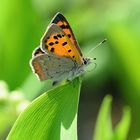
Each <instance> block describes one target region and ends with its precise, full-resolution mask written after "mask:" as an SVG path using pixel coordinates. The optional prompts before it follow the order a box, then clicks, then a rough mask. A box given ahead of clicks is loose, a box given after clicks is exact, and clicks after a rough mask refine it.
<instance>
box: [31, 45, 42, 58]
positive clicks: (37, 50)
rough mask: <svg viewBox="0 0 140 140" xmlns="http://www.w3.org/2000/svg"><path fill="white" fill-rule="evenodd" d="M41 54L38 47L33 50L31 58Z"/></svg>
mask: <svg viewBox="0 0 140 140" xmlns="http://www.w3.org/2000/svg"><path fill="white" fill-rule="evenodd" d="M42 54H44V51H42V50H41V48H40V47H39V46H38V47H37V48H35V50H34V51H33V53H32V57H35V56H39V55H42Z"/></svg>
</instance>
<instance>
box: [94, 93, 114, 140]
mask: <svg viewBox="0 0 140 140" xmlns="http://www.w3.org/2000/svg"><path fill="white" fill-rule="evenodd" d="M111 100H112V99H111V96H109V95H108V96H106V97H105V98H104V100H103V103H102V105H101V109H100V111H99V115H98V118H97V122H96V127H95V132H94V137H93V139H94V140H110V139H111V137H112V134H113V132H112V124H111V118H110V110H111Z"/></svg>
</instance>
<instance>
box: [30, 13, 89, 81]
mask: <svg viewBox="0 0 140 140" xmlns="http://www.w3.org/2000/svg"><path fill="white" fill-rule="evenodd" d="M90 63H91V58H84V57H83V55H82V52H81V49H80V47H79V45H78V42H77V41H76V38H75V36H74V34H73V32H72V29H71V27H70V25H69V23H68V21H67V20H66V18H65V17H64V16H63V15H62V14H61V13H57V14H56V15H55V16H54V18H53V19H52V21H51V23H50V24H49V26H48V28H47V30H46V32H45V33H44V35H43V37H42V39H41V43H40V46H39V47H37V48H36V49H35V50H34V51H33V54H32V59H31V61H30V64H31V67H32V70H33V72H34V73H36V74H37V76H38V78H39V79H40V80H41V81H43V80H48V79H52V80H53V84H55V83H58V82H60V81H62V80H72V79H74V78H75V77H78V76H80V75H81V74H83V73H84V72H85V67H86V66H87V65H89V64H90Z"/></svg>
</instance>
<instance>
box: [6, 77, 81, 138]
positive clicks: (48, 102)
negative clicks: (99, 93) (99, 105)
mask: <svg viewBox="0 0 140 140" xmlns="http://www.w3.org/2000/svg"><path fill="white" fill-rule="evenodd" d="M80 85H81V82H80V81H79V79H78V78H77V79H75V80H73V81H71V82H70V83H68V84H66V85H62V86H59V87H56V88H54V89H53V90H50V91H48V92H47V93H44V94H43V95H41V96H40V97H38V98H37V99H36V100H35V101H33V102H32V103H31V105H29V106H28V107H27V109H26V110H25V111H24V112H23V113H22V114H21V115H20V116H19V118H18V120H17V121H16V123H15V125H14V127H13V128H12V130H11V132H10V134H9V136H8V138H7V140H13V139H14V140H17V139H19V138H20V139H26V140H28V139H36V138H38V140H44V139H51V140H60V137H62V136H65V137H66V138H63V139H65V140H66V139H68V138H69V139H70V138H71V137H72V138H74V139H75V140H77V136H75V135H76V134H77V133H75V131H76V132H77V119H75V118H76V115H77V108H78V101H79V93H80ZM62 126H63V130H66V131H62V133H61V128H62ZM73 131H74V132H73ZM63 133H64V134H63ZM60 134H61V135H60Z"/></svg>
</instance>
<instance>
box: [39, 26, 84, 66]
mask: <svg viewBox="0 0 140 140" xmlns="http://www.w3.org/2000/svg"><path fill="white" fill-rule="evenodd" d="M40 46H41V49H42V50H43V51H45V52H46V53H48V54H54V55H58V56H62V57H69V58H71V59H72V60H74V61H76V62H77V63H78V64H82V63H83V59H82V56H81V55H80V54H79V51H78V50H77V49H76V48H75V46H74V44H73V43H72V42H71V40H70V39H69V37H68V36H67V35H66V34H65V32H63V30H62V29H61V28H60V27H59V26H58V25H57V24H51V25H50V26H49V27H48V29H47V31H46V32H45V34H44V35H43V37H42V39H41V44H40Z"/></svg>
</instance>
